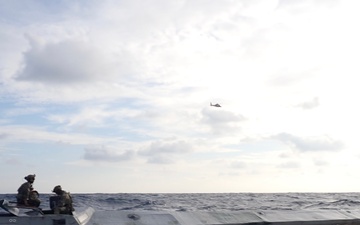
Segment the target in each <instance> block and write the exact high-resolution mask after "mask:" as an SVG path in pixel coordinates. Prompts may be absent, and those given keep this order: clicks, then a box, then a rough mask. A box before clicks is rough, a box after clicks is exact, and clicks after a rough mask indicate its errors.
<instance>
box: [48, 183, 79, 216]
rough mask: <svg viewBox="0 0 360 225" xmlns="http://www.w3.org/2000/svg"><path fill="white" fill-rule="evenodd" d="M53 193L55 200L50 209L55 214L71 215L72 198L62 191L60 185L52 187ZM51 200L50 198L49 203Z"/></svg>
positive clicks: (72, 209)
mask: <svg viewBox="0 0 360 225" xmlns="http://www.w3.org/2000/svg"><path fill="white" fill-rule="evenodd" d="M53 192H54V193H56V195H57V196H56V197H57V199H56V200H55V201H54V202H53V203H51V206H50V207H51V209H52V210H53V211H54V213H55V214H72V212H73V211H74V208H73V204H72V198H71V195H70V193H69V192H66V191H64V190H63V189H62V188H61V186H60V185H57V186H55V187H54V189H53ZM52 199H53V198H52V197H50V202H52V201H53V200H52Z"/></svg>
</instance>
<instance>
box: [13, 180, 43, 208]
mask: <svg viewBox="0 0 360 225" xmlns="http://www.w3.org/2000/svg"><path fill="white" fill-rule="evenodd" d="M24 179H25V180H27V182H25V183H23V184H22V185H21V186H20V187H19V189H18V194H17V195H16V200H17V203H18V204H19V205H25V206H35V207H38V206H39V205H40V200H39V193H38V192H37V191H35V190H34V188H33V186H32V184H33V183H34V181H35V174H30V175H28V176H26V177H24Z"/></svg>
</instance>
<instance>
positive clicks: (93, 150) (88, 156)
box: [84, 146, 134, 162]
mask: <svg viewBox="0 0 360 225" xmlns="http://www.w3.org/2000/svg"><path fill="white" fill-rule="evenodd" d="M133 157H134V151H130V150H126V151H119V150H117V149H109V148H108V147H105V146H92V147H86V148H85V154H84V159H85V160H90V161H105V162H119V161H128V160H131V159H132V158H133Z"/></svg>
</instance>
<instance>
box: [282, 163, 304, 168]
mask: <svg viewBox="0 0 360 225" xmlns="http://www.w3.org/2000/svg"><path fill="white" fill-rule="evenodd" d="M277 167H278V168H283V169H296V168H300V167H301V165H300V164H299V163H298V162H286V163H282V164H280V165H278V166H277Z"/></svg>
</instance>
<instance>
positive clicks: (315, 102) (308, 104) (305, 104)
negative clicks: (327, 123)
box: [298, 97, 320, 109]
mask: <svg viewBox="0 0 360 225" xmlns="http://www.w3.org/2000/svg"><path fill="white" fill-rule="evenodd" d="M319 105H320V102H319V98H318V97H315V98H313V99H312V100H311V101H308V102H303V103H301V104H299V105H298V107H300V108H302V109H313V108H316V107H318V106H319Z"/></svg>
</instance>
